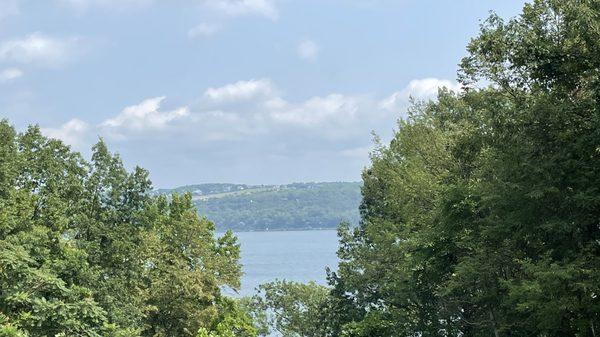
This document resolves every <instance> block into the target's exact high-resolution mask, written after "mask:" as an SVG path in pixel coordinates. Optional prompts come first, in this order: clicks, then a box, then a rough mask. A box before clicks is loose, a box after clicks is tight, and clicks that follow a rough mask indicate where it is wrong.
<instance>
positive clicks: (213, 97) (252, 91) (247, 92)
mask: <svg viewBox="0 0 600 337" xmlns="http://www.w3.org/2000/svg"><path fill="white" fill-rule="evenodd" d="M275 92H276V90H275V88H274V87H273V85H272V84H271V81H270V80H268V79H259V80H249V81H238V82H236V83H232V84H227V85H225V86H222V87H219V88H208V89H207V90H206V91H205V92H204V97H205V98H207V99H208V100H210V101H211V102H217V103H223V102H234V101H243V100H251V99H255V98H257V97H258V98H260V97H263V98H264V97H272V96H273V95H274V94H275Z"/></svg>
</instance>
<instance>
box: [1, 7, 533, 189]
mask: <svg viewBox="0 0 600 337" xmlns="http://www.w3.org/2000/svg"><path fill="white" fill-rule="evenodd" d="M523 3H524V2H523V1H508V0H470V1H467V0H452V1H450V0H435V1H434V0H45V1H39V0H0V118H6V119H8V120H9V121H10V122H11V123H12V124H13V125H14V126H15V127H16V128H17V129H18V130H24V129H25V128H26V127H27V126H28V125H31V124H37V125H39V126H40V128H41V129H42V132H43V133H44V134H45V135H46V136H49V137H54V138H59V139H61V140H63V141H64V142H65V143H67V144H69V145H70V146H71V147H72V148H73V149H74V150H77V151H81V152H82V154H83V155H84V156H86V157H89V155H90V148H91V146H92V145H93V144H94V143H95V142H97V141H98V139H99V138H102V139H104V140H105V141H106V142H107V143H108V145H109V147H110V149H111V150H112V151H114V152H117V153H119V154H120V155H121V156H122V157H123V160H124V162H125V164H126V165H127V167H134V166H135V165H139V166H141V167H144V168H146V169H148V170H149V171H150V177H151V180H152V181H153V183H154V185H155V186H156V187H160V188H168V187H175V186H180V185H186V184H194V183H203V182H232V183H246V184H285V183H291V182H309V181H358V180H360V174H361V171H362V170H363V168H364V167H365V166H367V165H368V163H369V151H370V150H371V149H372V147H373V141H372V139H373V133H375V134H377V135H379V136H380V137H381V138H382V139H383V140H384V141H385V140H389V139H390V137H391V136H392V135H393V131H394V129H396V125H397V120H398V119H400V118H403V116H405V112H406V109H407V107H408V104H409V99H410V97H412V98H415V99H423V100H426V99H431V98H433V97H434V96H435V94H436V92H437V89H438V88H439V87H448V88H450V89H452V90H459V88H460V87H459V85H458V84H457V83H456V81H455V80H456V72H457V69H458V66H457V65H458V63H459V62H460V59H461V58H462V57H464V56H466V49H465V48H466V45H467V43H468V41H469V39H470V38H472V37H474V36H476V35H477V32H478V29H479V24H480V23H481V21H482V20H483V19H485V18H486V17H487V16H488V15H489V12H490V10H493V11H495V12H496V13H498V14H499V15H501V16H502V17H505V18H509V17H512V16H515V15H518V13H519V12H520V10H521V8H522V6H523Z"/></svg>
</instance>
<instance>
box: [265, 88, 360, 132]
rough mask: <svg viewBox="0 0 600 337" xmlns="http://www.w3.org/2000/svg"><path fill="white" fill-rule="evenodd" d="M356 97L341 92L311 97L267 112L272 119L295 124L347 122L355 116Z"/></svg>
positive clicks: (356, 111)
mask: <svg viewBox="0 0 600 337" xmlns="http://www.w3.org/2000/svg"><path fill="white" fill-rule="evenodd" d="M358 110H359V103H358V99H357V98H354V97H349V96H344V95H341V94H331V95H328V96H325V97H319V96H317V97H312V98H310V99H308V100H307V101H305V102H303V103H301V104H296V105H291V104H286V105H284V106H283V107H280V108H277V109H273V110H272V111H270V112H269V115H270V117H271V118H272V119H273V121H275V122H278V123H286V124H292V125H296V126H316V125H319V124H323V123H332V124H334V125H339V124H340V123H349V122H351V121H352V120H354V119H355V118H356V117H357V114H358Z"/></svg>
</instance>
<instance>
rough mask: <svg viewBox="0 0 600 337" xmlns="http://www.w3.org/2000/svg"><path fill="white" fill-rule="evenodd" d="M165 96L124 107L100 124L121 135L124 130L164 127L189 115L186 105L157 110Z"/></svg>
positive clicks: (105, 128)
mask: <svg viewBox="0 0 600 337" xmlns="http://www.w3.org/2000/svg"><path fill="white" fill-rule="evenodd" d="M164 99H165V97H155V98H150V99H147V100H145V101H143V102H141V103H140V104H137V105H132V106H129V107H126V108H125V109H123V111H121V113H120V114H118V115H117V116H116V117H113V118H109V119H107V120H105V121H104V122H103V123H102V124H101V125H100V126H101V128H103V129H104V130H106V131H108V132H109V133H111V134H112V135H113V136H123V134H124V133H125V132H126V131H137V132H143V131H148V130H150V131H153V130H161V129H164V128H166V127H167V126H168V125H169V124H170V123H171V122H174V121H176V120H178V119H182V118H184V117H187V116H188V115H189V111H188V108H187V107H180V108H177V109H175V110H170V111H159V109H160V105H161V103H162V102H163V101H164Z"/></svg>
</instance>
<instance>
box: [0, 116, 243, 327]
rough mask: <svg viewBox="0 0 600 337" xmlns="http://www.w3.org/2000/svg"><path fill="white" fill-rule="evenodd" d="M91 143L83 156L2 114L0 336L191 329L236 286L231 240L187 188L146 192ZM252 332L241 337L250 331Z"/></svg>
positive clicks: (216, 311) (143, 181)
mask: <svg viewBox="0 0 600 337" xmlns="http://www.w3.org/2000/svg"><path fill="white" fill-rule="evenodd" d="M150 191H151V184H150V181H149V180H148V173H147V172H146V171H144V170H142V169H140V168H136V169H134V170H133V172H127V170H125V168H124V167H123V164H122V163H121V160H120V159H119V157H118V156H115V155H113V154H111V153H110V152H109V151H108V149H107V148H106V146H105V144H104V143H103V142H102V141H100V142H99V143H98V144H97V145H96V146H95V147H94V148H93V155H92V160H91V162H86V161H84V160H83V159H82V158H81V156H80V155H79V154H78V153H75V152H72V151H71V150H70V149H69V148H68V147H67V146H65V145H63V144H62V143H61V142H60V141H57V140H51V139H47V138H45V137H43V136H42V135H41V134H40V131H39V129H38V128H37V127H30V128H29V129H28V130H27V131H26V132H24V133H22V134H17V133H16V132H15V131H14V129H13V128H12V127H11V126H10V125H9V124H8V123H7V122H5V121H2V122H0V210H1V211H0V335H1V336H123V337H124V336H195V335H196V333H197V331H198V330H199V329H200V328H201V327H210V326H212V325H213V324H214V321H215V320H217V319H219V317H220V315H223V313H222V311H223V310H225V309H224V308H221V307H220V305H219V304H218V303H222V302H223V301H225V299H223V297H222V296H221V295H220V288H221V287H223V286H229V287H233V288H238V287H239V278H240V275H241V267H240V265H239V264H238V259H239V244H238V243H237V241H236V239H235V237H234V236H233V235H232V234H231V233H227V234H226V235H224V236H223V237H221V238H218V239H217V238H215V235H214V225H213V224H212V223H211V222H209V221H208V220H205V219H200V218H199V217H198V215H197V212H196V210H195V208H194V206H193V203H192V201H191V196H190V195H185V196H173V198H171V199H170V200H167V199H166V198H165V197H153V196H151V194H150ZM250 335H252V334H248V336H250Z"/></svg>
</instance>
